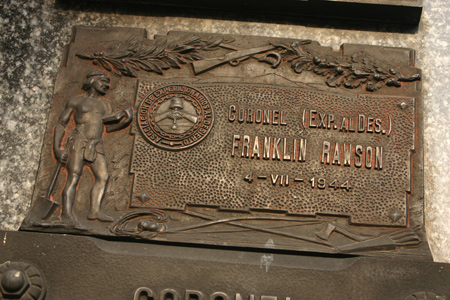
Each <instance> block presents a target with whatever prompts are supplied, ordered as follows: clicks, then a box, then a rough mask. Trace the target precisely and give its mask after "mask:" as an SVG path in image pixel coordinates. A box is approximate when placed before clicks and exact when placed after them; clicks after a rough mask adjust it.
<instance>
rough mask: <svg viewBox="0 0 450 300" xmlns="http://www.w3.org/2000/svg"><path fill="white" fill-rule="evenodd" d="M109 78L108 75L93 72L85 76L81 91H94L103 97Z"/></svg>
mask: <svg viewBox="0 0 450 300" xmlns="http://www.w3.org/2000/svg"><path fill="white" fill-rule="evenodd" d="M110 81H111V80H110V78H109V75H108V73H106V72H103V71H99V70H94V71H91V72H89V73H88V74H87V75H86V81H85V82H84V83H83V90H85V91H90V90H91V89H94V91H95V92H97V93H98V94H100V95H105V94H106V92H107V91H108V90H109V82H110Z"/></svg>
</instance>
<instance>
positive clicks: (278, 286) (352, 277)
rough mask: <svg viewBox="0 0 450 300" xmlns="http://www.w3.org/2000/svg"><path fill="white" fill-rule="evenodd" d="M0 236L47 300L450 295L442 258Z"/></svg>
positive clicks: (422, 298)
mask: <svg viewBox="0 0 450 300" xmlns="http://www.w3.org/2000/svg"><path fill="white" fill-rule="evenodd" d="M0 237H1V240H2V241H4V242H2V243H0V264H3V263H4V262H6V261H10V262H9V263H8V264H5V265H9V266H12V267H14V268H16V267H17V266H18V265H19V264H20V265H30V264H32V266H31V267H30V268H29V270H30V271H31V270H37V269H39V270H40V275H41V276H40V277H37V278H36V277H35V281H34V282H35V283H36V284H39V286H42V287H46V290H47V292H46V297H45V299H46V300H61V299H65V300H79V299H89V300H91V299H108V300H143V299H145V300H150V299H163V300H168V299H173V300H180V299H198V300H207V299H211V300H220V299H224V300H232V299H237V300H240V299H242V300H253V299H254V300H289V299H291V300H302V299H336V300H348V299H367V300H386V299H389V300H426V299H428V300H429V299H433V300H446V299H450V286H449V285H448V280H449V279H450V265H449V264H443V263H433V262H427V261H417V260H415V261H412V260H404V259H392V258H379V257H361V256H360V257H335V256H333V257H330V256H329V257H319V256H307V255H299V254H298V253H297V254H296V255H292V254H286V253H284V254H281V253H274V252H273V251H274V249H265V250H262V251H260V252H255V251H236V250H225V249H205V248H196V247H195V248H194V247H182V246H180V245H177V246H173V245H158V244H147V243H130V242H124V241H120V242H117V241H105V240H102V239H99V238H94V237H82V236H74V235H58V236H56V235H54V234H43V233H36V232H33V233H31V232H0ZM18 249H20V251H18ZM23 262H26V263H23ZM1 271H2V270H1V269H0V272H1ZM29 273H31V272H29ZM33 274H34V273H33ZM34 275H35V274H34ZM1 276H2V274H1V273H0V280H1V281H0V284H2V282H3V280H2V279H1ZM42 279H45V281H44V282H42ZM31 291H32V290H31V289H30V288H29V289H28V293H29V295H30V296H32V297H34V298H31V297H30V298H23V299H40V298H38V296H39V295H40V294H39V293H37V292H38V291H36V289H35V290H34V291H35V293H33V294H31V293H30V292H31ZM0 292H1V290H0ZM1 296H2V295H1V294H0V298H2V297H1ZM5 298H6V299H18V298H13V297H4V298H2V299H5Z"/></svg>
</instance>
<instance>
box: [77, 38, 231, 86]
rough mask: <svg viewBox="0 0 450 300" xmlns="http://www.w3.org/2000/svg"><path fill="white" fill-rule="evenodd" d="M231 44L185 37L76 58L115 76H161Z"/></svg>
mask: <svg viewBox="0 0 450 300" xmlns="http://www.w3.org/2000/svg"><path fill="white" fill-rule="evenodd" d="M233 41H234V40H233V39H231V38H224V37H212V38H210V39H202V38H199V37H196V36H186V37H184V39H183V40H182V41H180V42H171V43H168V42H167V40H162V41H158V42H155V44H154V45H150V46H147V45H144V44H143V43H142V42H141V41H139V40H137V39H136V38H131V39H129V40H127V41H125V42H119V43H117V44H113V45H111V46H109V47H108V48H107V49H106V51H105V52H99V51H96V52H94V53H93V54H92V55H86V54H77V56H78V57H79V58H82V59H87V60H92V63H93V64H94V65H100V66H101V67H102V68H103V69H105V70H107V71H109V72H113V73H114V74H115V75H118V76H120V75H123V76H129V77H137V71H140V70H143V71H146V72H155V73H158V74H160V75H162V74H163V70H168V69H170V68H174V69H180V68H181V65H184V64H187V63H189V62H192V61H196V60H202V59H204V57H203V56H202V55H201V54H200V52H201V51H213V50H217V49H218V48H219V47H223V46H224V44H229V43H232V42H233Z"/></svg>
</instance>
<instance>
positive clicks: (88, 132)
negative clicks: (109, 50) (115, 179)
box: [53, 71, 133, 227]
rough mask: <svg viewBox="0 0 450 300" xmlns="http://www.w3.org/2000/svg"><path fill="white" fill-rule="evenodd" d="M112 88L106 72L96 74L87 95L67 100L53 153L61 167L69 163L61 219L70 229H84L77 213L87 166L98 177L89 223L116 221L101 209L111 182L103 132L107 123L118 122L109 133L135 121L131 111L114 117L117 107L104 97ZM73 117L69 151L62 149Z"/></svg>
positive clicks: (88, 80)
mask: <svg viewBox="0 0 450 300" xmlns="http://www.w3.org/2000/svg"><path fill="white" fill-rule="evenodd" d="M109 88H110V78H109V76H108V74H107V73H105V72H103V71H92V72H90V73H89V74H87V78H86V81H85V83H84V84H83V90H85V91H86V94H84V95H82V96H78V97H73V98H70V99H68V100H67V103H66V106H65V108H64V110H63V112H62V113H61V116H60V118H59V122H58V124H57V125H56V127H55V134H54V144H53V151H54V153H55V157H56V159H57V160H58V162H60V163H61V164H66V168H67V173H68V175H67V182H66V185H65V187H64V190H63V193H62V212H61V220H62V222H64V223H65V224H67V225H69V226H74V227H77V226H80V224H79V223H78V221H77V219H76V217H75V215H74V214H73V205H74V202H75V196H76V190H77V185H78V182H79V180H80V177H81V175H82V172H83V167H84V165H88V166H89V167H90V168H91V170H92V173H93V175H94V178H95V182H94V184H93V186H92V189H91V192H90V209H89V213H88V215H87V218H88V219H89V220H99V221H103V222H112V221H113V218H112V217H110V216H108V215H106V214H105V213H103V212H102V210H101V204H102V201H103V198H104V196H105V190H106V185H107V183H108V179H109V172H108V164H107V161H106V158H105V150H104V147H103V140H102V136H103V132H104V129H105V123H109V122H110V121H111V120H112V121H117V122H116V123H115V124H110V125H107V127H106V129H107V132H111V131H116V130H120V129H122V128H125V127H127V126H128V125H129V124H130V123H131V120H132V118H133V116H132V110H131V108H128V109H126V110H123V111H121V112H118V113H116V114H113V107H112V104H111V102H110V101H109V100H107V99H105V98H104V97H103V96H104V95H106V92H107V91H108V90H109ZM71 116H73V118H74V121H75V125H76V127H75V129H74V131H73V132H72V135H71V139H72V141H73V142H72V144H71V146H70V147H69V149H61V142H62V139H63V137H64V134H65V130H66V127H67V124H68V122H69V120H70V118H71Z"/></svg>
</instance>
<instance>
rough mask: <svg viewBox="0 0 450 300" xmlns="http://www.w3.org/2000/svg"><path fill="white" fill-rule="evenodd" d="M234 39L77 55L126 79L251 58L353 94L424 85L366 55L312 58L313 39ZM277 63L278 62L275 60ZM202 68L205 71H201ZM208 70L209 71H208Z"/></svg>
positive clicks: (127, 46) (126, 45) (126, 46)
mask: <svg viewBox="0 0 450 300" xmlns="http://www.w3.org/2000/svg"><path fill="white" fill-rule="evenodd" d="M233 42H234V40H233V39H231V38H224V37H211V38H208V39H203V38H200V37H196V36H185V37H184V38H183V39H182V41H180V42H170V43H169V42H167V40H163V41H162V42H161V41H155V43H154V45H151V46H147V45H144V44H143V43H142V42H140V41H138V40H136V39H130V40H128V41H126V42H119V43H117V44H115V45H112V46H110V47H108V48H107V50H106V51H105V52H94V53H93V54H92V55H86V54H77V56H78V57H79V58H82V59H87V60H92V62H93V64H94V65H100V66H101V67H102V68H103V69H105V70H107V71H110V72H113V73H114V74H116V75H118V76H120V75H123V76H129V77H137V72H138V71H140V70H143V71H146V72H155V73H158V74H160V75H163V71H164V70H168V69H170V68H175V69H180V68H181V65H184V64H188V63H189V64H192V65H193V68H194V73H195V74H196V75H197V74H200V73H202V72H205V71H208V70H210V69H213V68H215V67H218V66H220V65H223V64H225V63H229V64H230V65H232V66H237V65H239V64H240V63H242V62H244V61H246V60H248V59H249V58H256V59H257V61H258V62H265V63H269V64H271V66H272V68H274V69H275V68H277V67H278V66H279V65H281V64H282V63H289V64H290V65H291V68H292V69H293V71H294V72H295V73H297V74H300V73H302V72H303V71H308V72H313V73H314V74H316V75H320V76H323V77H325V78H326V84H327V85H328V86H330V87H341V86H342V87H345V88H348V89H353V88H357V87H360V86H364V87H365V89H366V90H367V91H369V92H373V91H376V90H378V89H380V88H381V87H383V86H388V87H400V86H401V82H413V81H417V80H420V79H421V78H420V74H413V75H403V74H401V73H400V72H398V71H397V70H395V69H394V68H393V67H392V66H391V65H390V64H389V63H387V62H385V61H382V60H379V59H375V58H374V57H372V56H371V55H369V54H368V53H366V52H364V51H361V52H359V53H355V54H353V55H351V56H343V57H339V56H332V55H328V56H325V57H321V56H319V55H318V54H312V53H311V51H310V50H308V49H307V47H306V46H307V45H308V44H311V41H310V40H298V41H295V42H293V43H292V44H290V45H287V44H269V45H266V46H262V47H257V48H251V49H243V50H238V49H236V48H234V47H233V46H230V45H228V44H230V43H233ZM219 49H227V50H231V51H232V52H229V53H228V54H226V55H225V56H224V57H216V58H208V59H206V58H205V57H203V55H202V54H201V53H202V52H204V51H215V50H219ZM274 59H275V60H274ZM196 61H201V62H205V63H202V64H201V65H202V68H201V69H200V71H198V70H199V69H198V68H197V70H196V64H197V67H198V66H199V65H200V63H199V62H197V63H195V62H196ZM205 65H206V67H205Z"/></svg>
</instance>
